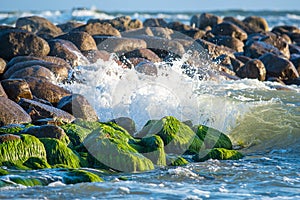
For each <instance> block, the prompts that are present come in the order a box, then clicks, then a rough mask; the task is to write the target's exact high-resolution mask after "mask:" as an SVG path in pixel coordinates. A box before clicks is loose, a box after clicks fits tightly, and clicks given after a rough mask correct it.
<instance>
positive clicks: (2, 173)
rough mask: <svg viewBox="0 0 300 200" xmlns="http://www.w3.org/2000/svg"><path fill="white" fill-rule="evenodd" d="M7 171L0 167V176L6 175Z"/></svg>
mask: <svg viewBox="0 0 300 200" xmlns="http://www.w3.org/2000/svg"><path fill="white" fill-rule="evenodd" d="M8 174H9V172H8V171H7V170H5V169H3V168H0V176H4V175H8Z"/></svg>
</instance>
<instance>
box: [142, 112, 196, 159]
mask: <svg viewBox="0 0 300 200" xmlns="http://www.w3.org/2000/svg"><path fill="white" fill-rule="evenodd" d="M147 126H148V127H147V128H146V129H147V130H148V133H147V135H148V136H150V135H158V136H159V137H161V139H162V140H163V142H164V144H165V151H166V153H174V154H183V153H184V152H186V151H187V150H189V148H190V146H191V144H192V143H193V141H194V139H195V137H197V136H196V134H195V133H194V132H193V131H192V129H191V128H190V127H189V126H187V125H186V124H184V123H182V122H180V121H179V120H177V119H176V118H174V117H171V116H167V117H164V118H162V119H161V120H159V121H156V122H151V123H148V125H147ZM149 126H150V127H149ZM198 142H200V140H198ZM201 146H202V143H201V144H197V145H196V144H194V145H193V148H194V147H195V149H194V151H196V152H197V151H199V150H200V148H198V147H201Z"/></svg>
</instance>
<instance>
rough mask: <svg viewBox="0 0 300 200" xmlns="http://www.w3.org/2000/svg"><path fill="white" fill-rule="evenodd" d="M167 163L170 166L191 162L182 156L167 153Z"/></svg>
mask: <svg viewBox="0 0 300 200" xmlns="http://www.w3.org/2000/svg"><path fill="white" fill-rule="evenodd" d="M167 164H168V165H169V166H184V165H187V164H189V162H188V161H187V160H186V159H185V158H183V157H181V156H177V155H170V154H169V155H167Z"/></svg>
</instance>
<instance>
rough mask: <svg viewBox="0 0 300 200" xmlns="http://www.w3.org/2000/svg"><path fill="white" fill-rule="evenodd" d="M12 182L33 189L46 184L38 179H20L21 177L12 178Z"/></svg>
mask: <svg viewBox="0 0 300 200" xmlns="http://www.w3.org/2000/svg"><path fill="white" fill-rule="evenodd" d="M9 179H10V180H11V181H12V182H14V183H16V184H19V185H24V186H27V187H32V186H37V185H40V186H43V185H45V183H44V182H43V181H42V180H40V179H37V178H27V177H20V176H12V177H10V178H9Z"/></svg>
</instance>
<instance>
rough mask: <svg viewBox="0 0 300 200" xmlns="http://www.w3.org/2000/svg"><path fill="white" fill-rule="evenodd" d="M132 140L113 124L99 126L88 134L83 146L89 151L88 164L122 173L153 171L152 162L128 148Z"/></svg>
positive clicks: (126, 133) (130, 147)
mask: <svg viewBox="0 0 300 200" xmlns="http://www.w3.org/2000/svg"><path fill="white" fill-rule="evenodd" d="M132 139H133V138H132V137H131V136H130V134H129V133H128V132H127V131H125V130H124V129H123V128H121V127H120V126H118V125H116V124H114V123H105V124H100V128H98V129H96V130H94V131H93V132H92V133H91V134H89V135H88V136H87V137H86V138H85V140H84V142H83V144H84V146H85V148H86V149H87V150H88V151H89V156H90V157H89V160H90V162H89V163H92V162H93V163H94V167H95V166H97V165H98V166H99V165H102V166H103V165H105V166H106V167H108V168H110V169H114V170H117V171H122V172H136V171H147V170H152V169H154V165H153V163H152V161H151V160H150V159H148V158H146V157H144V156H143V155H142V154H140V153H138V151H137V150H136V149H134V148H133V147H132V146H130V144H129V141H130V140H132Z"/></svg>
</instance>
